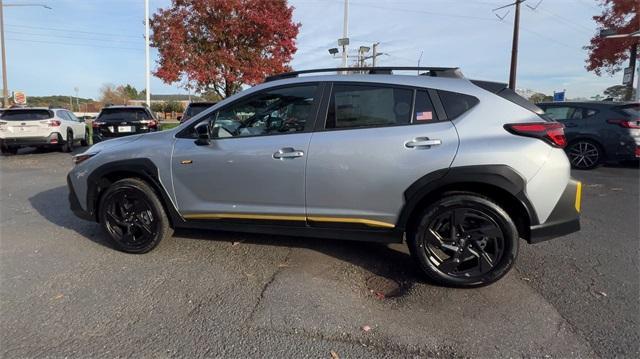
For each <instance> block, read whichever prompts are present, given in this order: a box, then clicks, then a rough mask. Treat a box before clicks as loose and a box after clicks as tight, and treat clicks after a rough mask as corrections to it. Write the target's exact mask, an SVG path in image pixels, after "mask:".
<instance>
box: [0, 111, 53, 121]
mask: <svg viewBox="0 0 640 359" xmlns="http://www.w3.org/2000/svg"><path fill="white" fill-rule="evenodd" d="M52 117H53V113H52V112H51V111H49V110H6V111H4V113H3V114H2V115H1V116H0V119H3V120H6V121H37V120H46V119H49V118H52Z"/></svg>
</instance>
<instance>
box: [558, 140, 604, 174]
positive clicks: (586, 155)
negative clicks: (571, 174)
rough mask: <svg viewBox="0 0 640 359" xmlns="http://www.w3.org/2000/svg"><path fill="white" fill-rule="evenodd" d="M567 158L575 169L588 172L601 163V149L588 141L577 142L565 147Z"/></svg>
mask: <svg viewBox="0 0 640 359" xmlns="http://www.w3.org/2000/svg"><path fill="white" fill-rule="evenodd" d="M566 151H567V156H568V157H569V161H570V162H571V166H572V167H573V168H576V169H581V170H590V169H592V168H595V167H597V166H598V165H599V164H600V162H601V161H602V157H603V151H602V148H601V147H600V146H599V145H598V144H597V143H595V142H592V141H589V140H578V141H576V142H573V143H571V144H570V145H569V146H568V147H567V150H566Z"/></svg>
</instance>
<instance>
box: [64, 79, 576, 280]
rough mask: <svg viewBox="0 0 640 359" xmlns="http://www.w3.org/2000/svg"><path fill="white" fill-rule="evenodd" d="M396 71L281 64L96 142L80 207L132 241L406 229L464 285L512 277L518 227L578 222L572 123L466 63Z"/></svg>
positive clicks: (422, 260) (421, 251)
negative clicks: (215, 98)
mask: <svg viewBox="0 0 640 359" xmlns="http://www.w3.org/2000/svg"><path fill="white" fill-rule="evenodd" d="M409 69H410V70H412V72H413V71H415V70H417V69H418V68H409ZM392 70H393V69H392V68H371V69H369V71H370V73H369V74H350V75H326V76H303V77H298V75H299V74H301V73H310V72H328V71H334V72H335V71H336V70H335V69H331V70H328V69H321V70H313V71H311V70H309V71H304V72H297V73H295V72H294V73H287V74H282V75H279V76H274V77H272V78H269V79H268V80H267V82H265V83H264V84H261V85H258V86H255V87H253V88H251V89H248V90H245V91H243V92H241V93H239V94H236V95H233V96H231V97H229V98H226V99H225V100H223V101H221V102H219V103H218V104H216V105H215V106H212V107H210V108H209V109H207V110H205V112H203V113H202V114H201V115H200V116H198V117H196V118H192V119H191V120H189V121H187V122H185V123H183V124H181V125H180V126H178V127H177V128H174V129H169V130H166V131H161V132H157V133H152V134H146V135H142V136H138V137H137V138H136V139H130V138H121V139H116V140H112V141H107V142H105V143H99V144H97V145H95V146H93V147H91V149H89V150H88V151H87V152H85V153H82V154H79V155H77V156H75V157H74V162H75V163H76V167H75V168H74V169H73V170H71V172H70V173H69V175H68V185H69V190H70V195H69V200H70V205H71V208H72V210H73V211H74V213H75V214H76V215H78V216H79V217H81V218H84V219H88V220H92V221H97V222H99V223H101V224H102V226H103V228H104V230H105V232H106V234H107V235H108V236H109V238H110V239H111V240H112V241H113V243H114V244H115V245H116V246H117V248H119V249H121V250H123V251H126V252H130V253H145V252H148V251H150V250H152V249H153V248H154V247H156V245H158V243H160V242H161V241H166V240H167V239H168V238H169V237H171V235H172V233H173V228H180V227H186V228H204V229H217V230H230V231H247V232H257V233H269V234H289V235H295V236H309V237H326V238H341V239H353V240H366V241H377V242H382V243H402V242H403V241H404V240H405V239H406V242H407V244H408V245H409V250H410V252H411V254H412V256H413V257H414V258H415V260H416V263H417V265H418V266H419V267H420V268H421V269H422V271H423V272H424V274H425V275H426V276H427V277H428V278H430V279H431V280H433V281H434V282H437V283H441V284H445V285H454V286H460V287H473V286H479V285H486V284H489V283H492V282H495V281H496V280H498V279H500V278H501V277H502V276H504V275H505V274H506V273H507V272H508V271H509V270H510V269H511V268H512V267H513V264H514V262H515V260H516V257H517V255H518V248H519V245H520V238H523V239H525V240H526V241H528V242H529V243H537V242H540V241H544V240H548V239H551V238H554V237H558V236H562V235H565V234H568V233H572V232H575V231H577V230H579V228H580V222H579V212H580V198H581V197H580V196H581V184H580V183H579V182H577V181H575V180H573V179H572V178H571V176H570V165H569V161H568V160H567V156H566V155H565V154H564V152H563V149H562V148H563V147H564V145H565V137H564V134H563V126H562V125H561V124H559V123H557V122H549V121H547V120H546V119H544V118H542V117H540V114H542V113H543V112H542V110H540V108H538V107H536V106H535V105H533V104H532V103H530V102H528V101H527V100H525V99H524V98H522V97H520V96H518V95H517V94H516V93H515V92H514V91H512V90H511V89H509V88H507V86H506V84H501V83H491V82H484V81H473V80H469V79H466V78H464V77H463V76H462V74H461V73H460V71H459V70H458V69H456V68H420V70H422V71H424V75H428V76H423V75H413V76H397V75H393V74H392ZM401 70H405V71H406V70H408V69H407V68H401ZM358 71H363V69H358ZM381 260H384V259H382V258H381Z"/></svg>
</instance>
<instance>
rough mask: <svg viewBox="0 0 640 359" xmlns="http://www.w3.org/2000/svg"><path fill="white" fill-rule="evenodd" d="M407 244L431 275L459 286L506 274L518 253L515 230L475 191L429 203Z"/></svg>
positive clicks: (506, 217) (501, 212) (500, 211)
mask: <svg viewBox="0 0 640 359" xmlns="http://www.w3.org/2000/svg"><path fill="white" fill-rule="evenodd" d="M409 240H410V243H409V246H410V249H411V252H412V254H413V256H414V257H416V259H417V260H418V263H419V264H420V267H421V268H422V269H423V271H424V272H425V274H426V275H427V277H429V279H431V280H433V281H435V282H436V283H438V284H443V285H448V286H459V287H473V286H481V285H487V284H490V283H493V282H495V281H496V280H498V279H500V278H501V277H502V276H504V275H505V274H506V273H507V272H508V271H509V270H510V269H511V267H512V265H513V263H514V261H515V258H516V256H517V252H518V240H519V236H518V232H517V229H516V227H515V224H514V223H513V221H512V220H511V218H510V217H509V215H508V214H507V213H506V212H505V211H504V210H503V209H502V208H501V207H500V206H499V205H497V204H496V203H494V202H492V201H490V200H489V199H487V198H484V197H481V196H477V195H474V194H463V195H452V196H446V197H444V198H442V199H441V200H439V201H437V202H436V203H434V204H433V205H432V206H430V207H429V208H428V209H427V210H426V211H425V212H424V215H423V216H422V219H421V222H420V224H419V226H418V229H417V231H416V232H415V233H414V234H413V235H412V236H411V237H410V238H409Z"/></svg>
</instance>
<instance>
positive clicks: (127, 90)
mask: <svg viewBox="0 0 640 359" xmlns="http://www.w3.org/2000/svg"><path fill="white" fill-rule="evenodd" d="M122 94H123V95H124V96H126V97H127V98H128V99H130V100H135V99H137V98H138V96H139V94H138V90H136V88H135V87H133V86H131V85H129V84H126V85H124V86H123V87H122Z"/></svg>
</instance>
